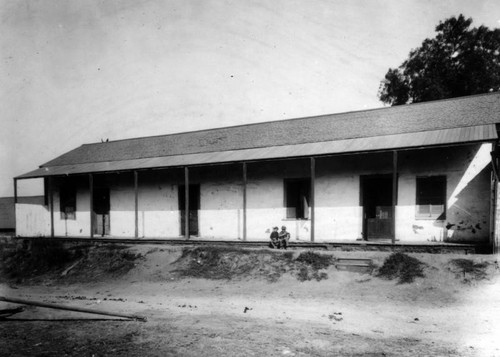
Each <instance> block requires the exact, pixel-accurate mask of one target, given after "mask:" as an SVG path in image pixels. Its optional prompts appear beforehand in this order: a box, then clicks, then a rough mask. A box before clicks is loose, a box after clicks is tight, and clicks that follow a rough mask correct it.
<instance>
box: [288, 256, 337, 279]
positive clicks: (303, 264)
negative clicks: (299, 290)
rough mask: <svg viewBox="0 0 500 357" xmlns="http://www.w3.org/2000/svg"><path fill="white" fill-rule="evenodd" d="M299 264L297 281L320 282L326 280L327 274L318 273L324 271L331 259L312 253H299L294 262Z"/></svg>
mask: <svg viewBox="0 0 500 357" xmlns="http://www.w3.org/2000/svg"><path fill="white" fill-rule="evenodd" d="M295 261H296V262H297V263H299V264H300V268H299V271H298V273H297V275H296V276H297V280H299V281H308V280H313V279H314V280H316V281H321V280H323V279H328V274H326V273H325V272H321V273H320V272H318V270H320V269H326V268H328V267H329V266H330V264H331V263H332V257H331V256H328V255H321V254H317V253H314V252H305V253H301V254H300V255H299V256H298V257H297V259H296V260H295Z"/></svg>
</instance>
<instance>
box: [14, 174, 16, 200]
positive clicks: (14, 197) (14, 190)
mask: <svg viewBox="0 0 500 357" xmlns="http://www.w3.org/2000/svg"><path fill="white" fill-rule="evenodd" d="M16 203H17V179H16V178H15V179H14V204H16Z"/></svg>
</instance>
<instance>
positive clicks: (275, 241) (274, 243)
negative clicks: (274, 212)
mask: <svg viewBox="0 0 500 357" xmlns="http://www.w3.org/2000/svg"><path fill="white" fill-rule="evenodd" d="M269 238H270V239H271V241H270V242H269V248H279V247H280V246H279V244H280V243H279V233H278V227H274V228H273V231H272V232H271V236H270V237H269Z"/></svg>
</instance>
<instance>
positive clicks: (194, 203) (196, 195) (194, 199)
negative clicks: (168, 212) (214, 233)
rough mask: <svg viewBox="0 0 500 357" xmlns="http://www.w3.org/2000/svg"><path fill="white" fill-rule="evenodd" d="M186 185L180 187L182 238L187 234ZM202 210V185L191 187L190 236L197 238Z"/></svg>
mask: <svg viewBox="0 0 500 357" xmlns="http://www.w3.org/2000/svg"><path fill="white" fill-rule="evenodd" d="M185 187H186V186H185V185H179V195H178V196H179V211H180V216H181V236H184V235H185V234H186V196H185V191H184V190H185ZM199 210H200V185H199V184H194V185H189V235H190V236H197V235H198V234H199V231H198V211H199Z"/></svg>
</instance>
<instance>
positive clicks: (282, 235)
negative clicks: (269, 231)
mask: <svg viewBox="0 0 500 357" xmlns="http://www.w3.org/2000/svg"><path fill="white" fill-rule="evenodd" d="M289 240H290V233H288V232H287V231H286V227H285V226H282V227H281V232H279V234H278V241H279V245H278V248H283V249H286V248H288V241H289Z"/></svg>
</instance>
